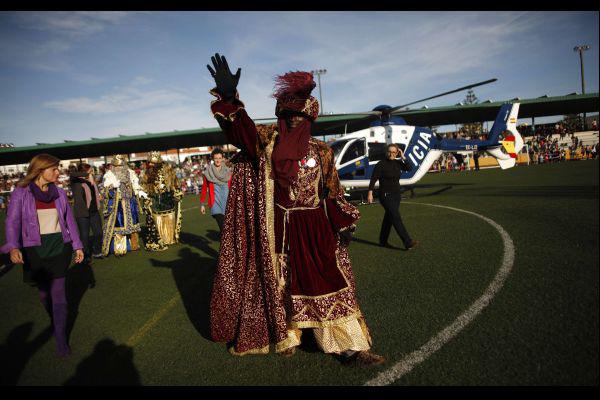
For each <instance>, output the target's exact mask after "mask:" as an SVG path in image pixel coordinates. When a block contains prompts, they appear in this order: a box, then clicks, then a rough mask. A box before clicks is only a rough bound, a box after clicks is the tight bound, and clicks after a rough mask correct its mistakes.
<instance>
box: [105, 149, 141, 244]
mask: <svg viewBox="0 0 600 400" xmlns="http://www.w3.org/2000/svg"><path fill="white" fill-rule="evenodd" d="M125 159H126V156H124V155H116V156H114V157H113V159H112V166H113V167H112V169H111V170H109V171H107V172H106V173H105V174H104V177H103V179H102V192H103V193H102V195H103V198H104V207H103V215H104V232H103V238H102V254H103V255H104V256H107V255H109V254H110V253H114V254H115V255H116V256H123V255H125V254H127V252H128V251H135V250H139V248H140V245H139V232H140V230H141V228H140V220H139V204H138V200H137V196H138V195H139V194H140V189H141V188H140V185H139V180H138V177H137V175H136V174H135V172H134V171H133V170H131V169H130V168H129V167H128V166H127V163H126V162H125Z"/></svg>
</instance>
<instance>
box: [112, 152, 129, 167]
mask: <svg viewBox="0 0 600 400" xmlns="http://www.w3.org/2000/svg"><path fill="white" fill-rule="evenodd" d="M125 159H126V157H125V155H123V154H117V155H115V156H113V158H112V161H111V164H112V165H114V166H117V167H119V166H121V165H124V164H125Z"/></svg>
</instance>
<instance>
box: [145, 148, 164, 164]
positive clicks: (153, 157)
mask: <svg viewBox="0 0 600 400" xmlns="http://www.w3.org/2000/svg"><path fill="white" fill-rule="evenodd" d="M162 161H163V159H162V157H161V156H160V151H151V152H150V155H149V156H148V162H151V163H154V164H160V163H161V162H162Z"/></svg>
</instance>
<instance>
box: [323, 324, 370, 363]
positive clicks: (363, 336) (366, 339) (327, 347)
mask: <svg viewBox="0 0 600 400" xmlns="http://www.w3.org/2000/svg"><path fill="white" fill-rule="evenodd" d="M313 333H314V335H315V340H316V341H317V344H318V345H319V347H320V348H321V349H322V350H323V351H324V352H325V353H337V354H339V353H342V352H344V351H346V350H355V351H366V350H369V349H370V348H371V336H370V335H369V330H368V329H367V326H366V324H365V323H364V320H363V319H362V318H359V319H356V318H353V319H351V320H349V321H347V322H344V323H341V324H339V325H333V326H329V327H325V328H315V329H313Z"/></svg>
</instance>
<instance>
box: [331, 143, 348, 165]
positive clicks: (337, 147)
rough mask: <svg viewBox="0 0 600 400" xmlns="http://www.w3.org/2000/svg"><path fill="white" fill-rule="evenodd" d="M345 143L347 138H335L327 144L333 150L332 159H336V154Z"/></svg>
mask: <svg viewBox="0 0 600 400" xmlns="http://www.w3.org/2000/svg"><path fill="white" fill-rule="evenodd" d="M346 143H348V139H347V140H337V141H335V142H333V143H331V144H330V145H329V147H331V149H332V150H333V159H334V160H337V158H338V156H339V155H340V151H342V149H343V148H344V146H345V145H346Z"/></svg>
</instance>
